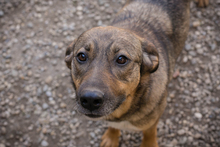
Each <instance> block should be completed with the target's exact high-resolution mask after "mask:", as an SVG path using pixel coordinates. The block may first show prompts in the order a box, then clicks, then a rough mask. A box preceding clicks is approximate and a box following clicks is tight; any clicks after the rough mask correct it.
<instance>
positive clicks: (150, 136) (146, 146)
mask: <svg viewBox="0 0 220 147" xmlns="http://www.w3.org/2000/svg"><path fill="white" fill-rule="evenodd" d="M157 123H158V122H156V123H155V124H154V125H153V126H152V127H151V128H149V129H148V130H146V131H143V140H142V143H141V147H158V144H157Z"/></svg>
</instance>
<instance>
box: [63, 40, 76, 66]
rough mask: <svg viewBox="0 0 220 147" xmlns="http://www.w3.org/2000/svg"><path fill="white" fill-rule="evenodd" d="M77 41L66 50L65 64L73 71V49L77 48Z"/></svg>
mask: <svg viewBox="0 0 220 147" xmlns="http://www.w3.org/2000/svg"><path fill="white" fill-rule="evenodd" d="M76 40H77V39H75V40H74V41H73V42H72V43H71V44H70V45H69V46H68V47H67V49H66V54H65V62H66V66H67V67H68V68H69V69H71V62H72V60H73V49H74V47H75V43H76Z"/></svg>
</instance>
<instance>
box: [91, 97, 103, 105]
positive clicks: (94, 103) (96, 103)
mask: <svg viewBox="0 0 220 147" xmlns="http://www.w3.org/2000/svg"><path fill="white" fill-rule="evenodd" d="M102 102H103V101H102V99H96V100H94V101H93V105H94V106H100V105H102Z"/></svg>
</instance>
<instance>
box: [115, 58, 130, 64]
mask: <svg viewBox="0 0 220 147" xmlns="http://www.w3.org/2000/svg"><path fill="white" fill-rule="evenodd" d="M127 61H128V58H127V57H125V56H119V57H118V59H117V60H116V62H117V63H118V64H125V63H126V62H127Z"/></svg>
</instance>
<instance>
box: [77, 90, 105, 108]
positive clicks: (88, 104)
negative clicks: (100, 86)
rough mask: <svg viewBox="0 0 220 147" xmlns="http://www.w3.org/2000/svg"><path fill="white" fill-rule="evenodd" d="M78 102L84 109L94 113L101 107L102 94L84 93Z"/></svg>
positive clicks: (95, 92) (94, 92)
mask: <svg viewBox="0 0 220 147" xmlns="http://www.w3.org/2000/svg"><path fill="white" fill-rule="evenodd" d="M80 102H81V105H82V106H83V107H84V108H86V109H88V110H90V111H94V110H96V109H98V108H100V107H101V106H102V104H103V94H102V93H101V92H98V91H85V92H83V94H82V95H81V97H80Z"/></svg>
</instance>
